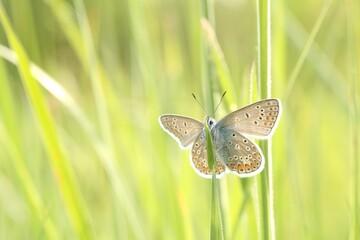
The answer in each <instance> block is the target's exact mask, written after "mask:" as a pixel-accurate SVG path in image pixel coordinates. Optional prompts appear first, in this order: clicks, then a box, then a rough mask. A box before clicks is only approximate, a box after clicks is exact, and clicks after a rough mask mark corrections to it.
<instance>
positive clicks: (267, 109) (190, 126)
mask: <svg viewBox="0 0 360 240" xmlns="http://www.w3.org/2000/svg"><path fill="white" fill-rule="evenodd" d="M280 115H281V104H280V101H279V100H278V99H265V100H262V101H259V102H256V103H253V104H251V105H249V106H246V107H244V108H241V109H239V110H236V111H234V112H232V113H230V114H228V115H227V116H225V117H224V118H223V119H221V120H220V121H219V122H216V121H215V119H213V118H210V117H206V122H207V124H208V126H209V128H210V134H211V139H212V143H213V149H214V153H215V161H216V166H215V171H216V176H217V177H218V178H220V177H222V176H223V175H224V174H226V173H234V174H236V175H238V176H240V177H250V176H254V175H256V174H258V173H259V172H261V171H262V170H263V168H264V164H265V159H264V156H263V154H262V152H261V150H260V148H259V147H258V146H257V145H256V143H254V142H253V141H251V140H250V139H249V138H247V137H246V135H248V136H253V137H256V138H265V139H266V138H269V137H271V135H272V134H273V132H274V130H275V128H276V126H277V124H278V119H279V116H280ZM159 122H160V125H161V126H162V127H163V129H164V130H165V131H166V132H168V133H169V134H170V135H171V136H172V137H174V138H175V139H176V140H177V141H178V143H179V144H180V146H181V147H182V148H188V147H190V146H191V144H192V149H191V155H190V158H191V163H192V166H193V167H194V169H195V171H196V172H197V173H198V174H199V175H200V176H202V177H205V178H211V170H210V168H209V166H208V161H207V148H206V136H205V126H204V124H203V123H201V122H199V121H197V120H195V119H192V118H188V117H184V116H179V115H173V114H168V115H162V116H160V117H159Z"/></svg>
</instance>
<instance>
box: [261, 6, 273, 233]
mask: <svg viewBox="0 0 360 240" xmlns="http://www.w3.org/2000/svg"><path fill="white" fill-rule="evenodd" d="M270 10H271V5H270V0H258V1H257V33H258V48H257V49H258V69H257V70H258V78H257V79H258V88H259V91H258V93H259V98H260V99H264V98H270V97H271V27H270V26H271V21H270V19H271V11H270ZM260 147H261V149H262V150H263V154H264V157H265V159H266V165H265V168H264V171H263V173H262V174H261V176H260V201H261V203H260V206H261V209H260V210H261V211H260V212H261V213H260V218H261V221H260V222H261V224H262V227H261V229H262V231H261V235H262V236H259V237H260V238H261V239H275V218H274V209H273V204H274V201H273V179H272V159H271V140H268V141H262V142H261V143H260Z"/></svg>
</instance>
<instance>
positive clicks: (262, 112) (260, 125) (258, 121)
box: [217, 98, 281, 138]
mask: <svg viewBox="0 0 360 240" xmlns="http://www.w3.org/2000/svg"><path fill="white" fill-rule="evenodd" d="M280 114H281V104H280V101H279V100H278V99H275V98H274V99H265V100H261V101H258V102H255V103H253V104H250V105H248V106H246V107H243V108H241V109H239V110H236V111H234V112H232V113H230V114H228V115H227V116H225V117H224V118H223V119H221V120H220V121H219V122H218V123H217V125H219V126H221V127H227V128H231V129H234V130H236V131H237V132H241V133H243V134H246V135H252V136H254V137H257V138H269V137H270V136H271V135H272V133H273V132H274V130H275V128H276V126H277V123H278V120H279V118H280Z"/></svg>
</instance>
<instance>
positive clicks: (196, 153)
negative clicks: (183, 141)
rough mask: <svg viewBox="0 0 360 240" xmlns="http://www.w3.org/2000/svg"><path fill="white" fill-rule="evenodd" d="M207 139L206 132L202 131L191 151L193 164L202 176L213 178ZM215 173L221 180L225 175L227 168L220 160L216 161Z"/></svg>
mask: <svg viewBox="0 0 360 240" xmlns="http://www.w3.org/2000/svg"><path fill="white" fill-rule="evenodd" d="M205 139H206V138H205V131H202V132H201V133H200V134H199V136H198V137H197V138H196V140H195V142H194V145H193V147H192V149H191V164H192V166H193V167H194V169H195V171H196V172H197V173H198V174H199V175H200V176H202V177H205V178H211V170H210V168H209V165H208V159H207V149H206V140H205ZM215 171H216V177H217V178H221V177H222V176H223V175H224V174H225V166H224V165H223V164H222V163H221V162H220V161H219V160H218V159H216V169H215Z"/></svg>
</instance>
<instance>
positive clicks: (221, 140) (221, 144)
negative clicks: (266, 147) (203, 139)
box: [214, 126, 265, 177]
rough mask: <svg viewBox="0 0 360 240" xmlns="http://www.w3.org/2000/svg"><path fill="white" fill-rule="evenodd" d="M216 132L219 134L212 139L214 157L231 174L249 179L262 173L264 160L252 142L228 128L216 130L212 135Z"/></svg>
mask: <svg viewBox="0 0 360 240" xmlns="http://www.w3.org/2000/svg"><path fill="white" fill-rule="evenodd" d="M215 127H216V126H215ZM216 131H219V132H221V135H219V134H218V137H216V138H214V148H215V151H216V156H217V158H218V159H220V161H221V162H222V163H224V164H226V166H227V167H228V168H229V170H231V172H232V173H236V174H237V175H239V176H240V177H250V176H254V175H256V174H258V173H259V172H261V171H262V169H263V168H264V163H265V160H264V157H263V155H262V153H261V150H260V149H259V147H258V146H257V145H256V144H255V143H254V142H252V141H251V140H250V139H248V138H246V137H245V136H244V135H242V134H241V133H239V132H237V131H235V130H233V129H230V128H224V127H223V128H218V129H215V131H214V133H215V132H216Z"/></svg>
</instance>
